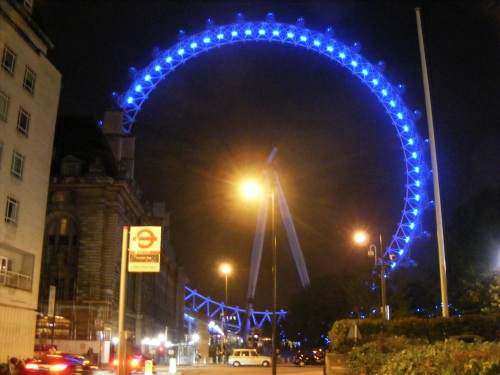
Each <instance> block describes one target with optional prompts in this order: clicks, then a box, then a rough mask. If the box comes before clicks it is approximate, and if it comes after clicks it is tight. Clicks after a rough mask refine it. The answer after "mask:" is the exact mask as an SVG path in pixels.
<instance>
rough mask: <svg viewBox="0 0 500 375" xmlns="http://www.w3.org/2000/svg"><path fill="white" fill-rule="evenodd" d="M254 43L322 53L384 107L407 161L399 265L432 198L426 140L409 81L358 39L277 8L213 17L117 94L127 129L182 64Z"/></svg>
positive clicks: (395, 244)
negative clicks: (248, 17)
mask: <svg viewBox="0 0 500 375" xmlns="http://www.w3.org/2000/svg"><path fill="white" fill-rule="evenodd" d="M250 42H267V43H271V44H272V43H275V44H278V45H282V44H289V45H292V46H295V47H297V48H303V49H304V51H306V52H307V53H316V54H319V55H321V56H323V57H325V58H326V59H327V60H328V61H333V62H335V63H337V64H338V65H340V66H341V67H342V68H345V69H346V70H347V71H349V72H350V73H352V75H353V76H355V77H357V78H358V79H359V80H361V82H362V83H363V85H364V86H365V87H366V88H367V89H368V90H370V92H371V93H372V94H373V95H374V97H375V98H376V99H377V100H378V102H379V103H380V104H381V105H382V106H383V107H384V108H385V111H386V113H387V115H388V117H389V121H391V123H392V125H393V126H394V128H395V130H396V132H397V136H398V138H399V141H400V143H401V148H402V151H403V160H404V163H405V165H406V183H405V189H406V196H405V197H404V207H403V210H402V216H401V220H400V222H399V224H398V227H397V230H396V233H395V234H394V235H393V237H392V241H391V243H390V245H389V246H388V248H387V249H386V251H385V254H384V256H383V259H384V261H385V262H386V263H387V264H388V265H389V266H390V267H389V271H390V270H391V269H394V268H396V267H397V266H398V265H399V264H401V263H403V262H404V261H405V260H407V259H408V258H409V255H408V254H409V251H408V250H409V248H410V246H411V244H412V241H413V240H414V238H415V237H416V236H417V235H418V234H419V233H420V224H421V218H422V214H423V207H424V206H425V205H426V203H427V197H426V182H427V176H428V172H429V171H428V168H427V167H426V164H425V162H424V157H423V154H424V146H423V141H422V139H421V138H420V136H419V135H418V134H417V131H416V128H415V122H416V120H417V119H418V117H419V116H420V115H419V113H418V112H417V111H415V112H411V111H410V110H408V109H407V107H406V106H405V104H404V102H403V100H402V98H401V96H400V95H401V94H402V91H403V90H404V86H403V85H397V86H393V85H392V84H391V83H390V82H389V81H388V80H387V79H386V78H385V77H384V75H383V74H382V72H383V69H384V64H383V63H382V62H379V63H376V64H372V63H370V62H369V61H367V60H366V59H365V58H364V57H363V56H361V55H360V53H359V51H360V45H359V43H355V44H354V45H352V46H347V45H345V44H343V43H341V42H339V41H338V40H336V39H334V38H333V30H332V29H331V28H328V29H327V30H326V32H325V33H320V32H317V31H314V30H310V29H308V28H306V27H305V22H304V20H303V19H302V18H299V19H298V21H297V22H296V24H295V25H292V24H287V23H281V22H276V19H275V16H274V14H273V13H269V14H268V15H267V17H266V20H265V21H245V19H244V16H243V15H242V14H238V15H237V16H236V22H235V23H233V24H229V25H225V26H216V25H215V24H214V22H213V21H212V20H208V22H207V29H206V30H204V31H202V32H200V33H197V34H195V35H192V36H184V37H183V38H182V39H181V40H180V41H179V42H178V43H177V44H175V45H173V46H172V47H171V48H168V49H166V50H161V51H158V53H156V54H155V58H154V60H153V61H152V62H151V63H150V64H149V65H148V66H147V67H146V68H144V69H143V70H141V71H137V72H135V75H134V76H135V78H134V81H133V83H132V84H131V85H130V87H129V89H128V90H127V91H126V92H124V93H123V94H121V95H117V94H114V95H115V99H116V101H117V104H118V105H119V106H120V107H121V108H122V109H123V111H124V121H123V125H122V130H123V132H125V133H129V132H130V131H131V129H132V125H133V123H134V122H135V121H136V117H137V114H138V113H139V111H140V109H141V106H142V105H143V104H144V102H145V101H146V100H147V99H148V97H149V95H150V94H152V90H153V89H154V88H155V87H156V86H157V85H158V84H159V83H160V82H161V81H162V80H163V79H165V78H166V77H167V76H168V75H169V74H170V73H173V72H174V70H175V68H176V67H177V66H179V65H181V64H184V63H186V62H188V61H189V60H190V59H193V58H194V57H196V56H198V55H199V54H202V53H205V52H209V51H211V50H213V49H217V48H220V47H223V46H230V45H234V44H239V43H241V44H242V43H250Z"/></svg>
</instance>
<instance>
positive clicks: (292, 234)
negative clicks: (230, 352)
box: [242, 147, 310, 342]
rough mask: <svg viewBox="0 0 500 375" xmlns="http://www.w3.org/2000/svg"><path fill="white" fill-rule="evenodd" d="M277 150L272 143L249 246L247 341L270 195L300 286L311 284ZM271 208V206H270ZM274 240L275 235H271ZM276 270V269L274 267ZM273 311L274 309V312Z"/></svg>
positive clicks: (243, 332)
mask: <svg viewBox="0 0 500 375" xmlns="http://www.w3.org/2000/svg"><path fill="white" fill-rule="evenodd" d="M277 152H278V150H277V148H276V147H275V148H274V149H273V151H272V152H271V154H270V155H269V157H268V158H267V163H266V166H265V168H264V175H265V183H264V194H263V195H262V196H263V198H262V202H261V205H260V210H259V216H258V218H257V226H256V229H255V237H254V241H253V249H252V261H251V265H250V279H249V282H248V292H247V305H246V324H244V325H243V327H242V337H243V340H244V341H245V342H246V341H247V337H248V332H249V329H250V320H249V317H250V312H251V311H252V306H253V301H254V296H255V289H256V286H257V279H258V276H259V270H260V262H261V259H262V247H263V245H264V234H265V231H266V222H267V211H268V206H269V197H270V196H273V197H274V195H276V196H277V198H278V205H279V209H280V212H281V217H282V219H283V224H284V226H285V229H286V232H287V236H288V241H289V243H290V249H291V252H292V255H293V259H294V260H295V265H296V266H297V271H298V272H299V276H300V280H301V282H302V286H303V287H306V286H308V285H309V284H310V281H309V274H308V273H307V268H306V264H305V262H304V256H303V255H302V249H301V247H300V243H299V239H298V238H297V232H296V231H295V226H294V225H293V221H292V216H291V214H290V210H289V209H288V205H287V203H286V200H285V196H284V194H283V189H282V188H281V184H280V181H279V178H278V174H277V172H276V169H275V167H274V158H275V156H276V153H277ZM273 209H274V207H273ZM273 241H275V239H273ZM274 272H276V270H274ZM275 313H276V312H275Z"/></svg>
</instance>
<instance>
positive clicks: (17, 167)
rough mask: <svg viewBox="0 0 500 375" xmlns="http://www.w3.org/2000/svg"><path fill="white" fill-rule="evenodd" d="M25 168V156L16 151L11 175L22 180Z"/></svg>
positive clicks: (13, 156)
mask: <svg viewBox="0 0 500 375" xmlns="http://www.w3.org/2000/svg"><path fill="white" fill-rule="evenodd" d="M23 168H24V156H23V155H21V154H20V153H18V152H16V151H14V154H13V155H12V165H11V168H10V174H11V175H12V176H13V177H16V178H19V179H22V178H23Z"/></svg>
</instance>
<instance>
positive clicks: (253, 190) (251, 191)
mask: <svg viewBox="0 0 500 375" xmlns="http://www.w3.org/2000/svg"><path fill="white" fill-rule="evenodd" d="M274 177H275V176H274V175H273V178H274ZM271 180H272V182H271V184H270V195H271V231H272V233H271V237H272V249H271V258H272V260H271V263H272V265H271V267H272V268H271V272H272V279H273V281H272V283H273V297H272V298H273V311H272V313H273V316H272V321H271V326H272V327H271V350H272V355H271V358H272V366H271V367H272V375H276V358H277V349H278V348H277V339H276V326H277V317H276V310H277V307H276V306H277V290H278V287H277V260H276V259H277V254H276V253H277V244H276V220H275V204H274V201H275V195H276V194H275V183H274V180H273V179H271ZM258 192H259V187H258V186H257V185H256V184H254V183H247V184H245V185H244V186H243V194H244V195H246V196H247V197H250V198H255V197H256V196H257V195H258ZM266 199H269V197H266Z"/></svg>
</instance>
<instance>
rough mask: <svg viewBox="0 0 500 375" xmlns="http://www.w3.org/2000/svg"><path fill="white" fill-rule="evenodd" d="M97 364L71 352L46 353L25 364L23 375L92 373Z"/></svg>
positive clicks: (78, 374)
mask: <svg viewBox="0 0 500 375" xmlns="http://www.w3.org/2000/svg"><path fill="white" fill-rule="evenodd" d="M97 369H98V368H97V366H94V365H92V364H91V363H89V361H88V360H87V359H85V357H82V356H80V355H75V354H70V353H57V354H46V355H44V356H43V358H41V359H34V360H30V361H27V362H25V363H24V364H23V366H22V369H21V370H20V374H21V375H49V374H61V375H70V374H71V375H73V374H77V375H90V374H91V373H92V372H94V371H96V370H97Z"/></svg>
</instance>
